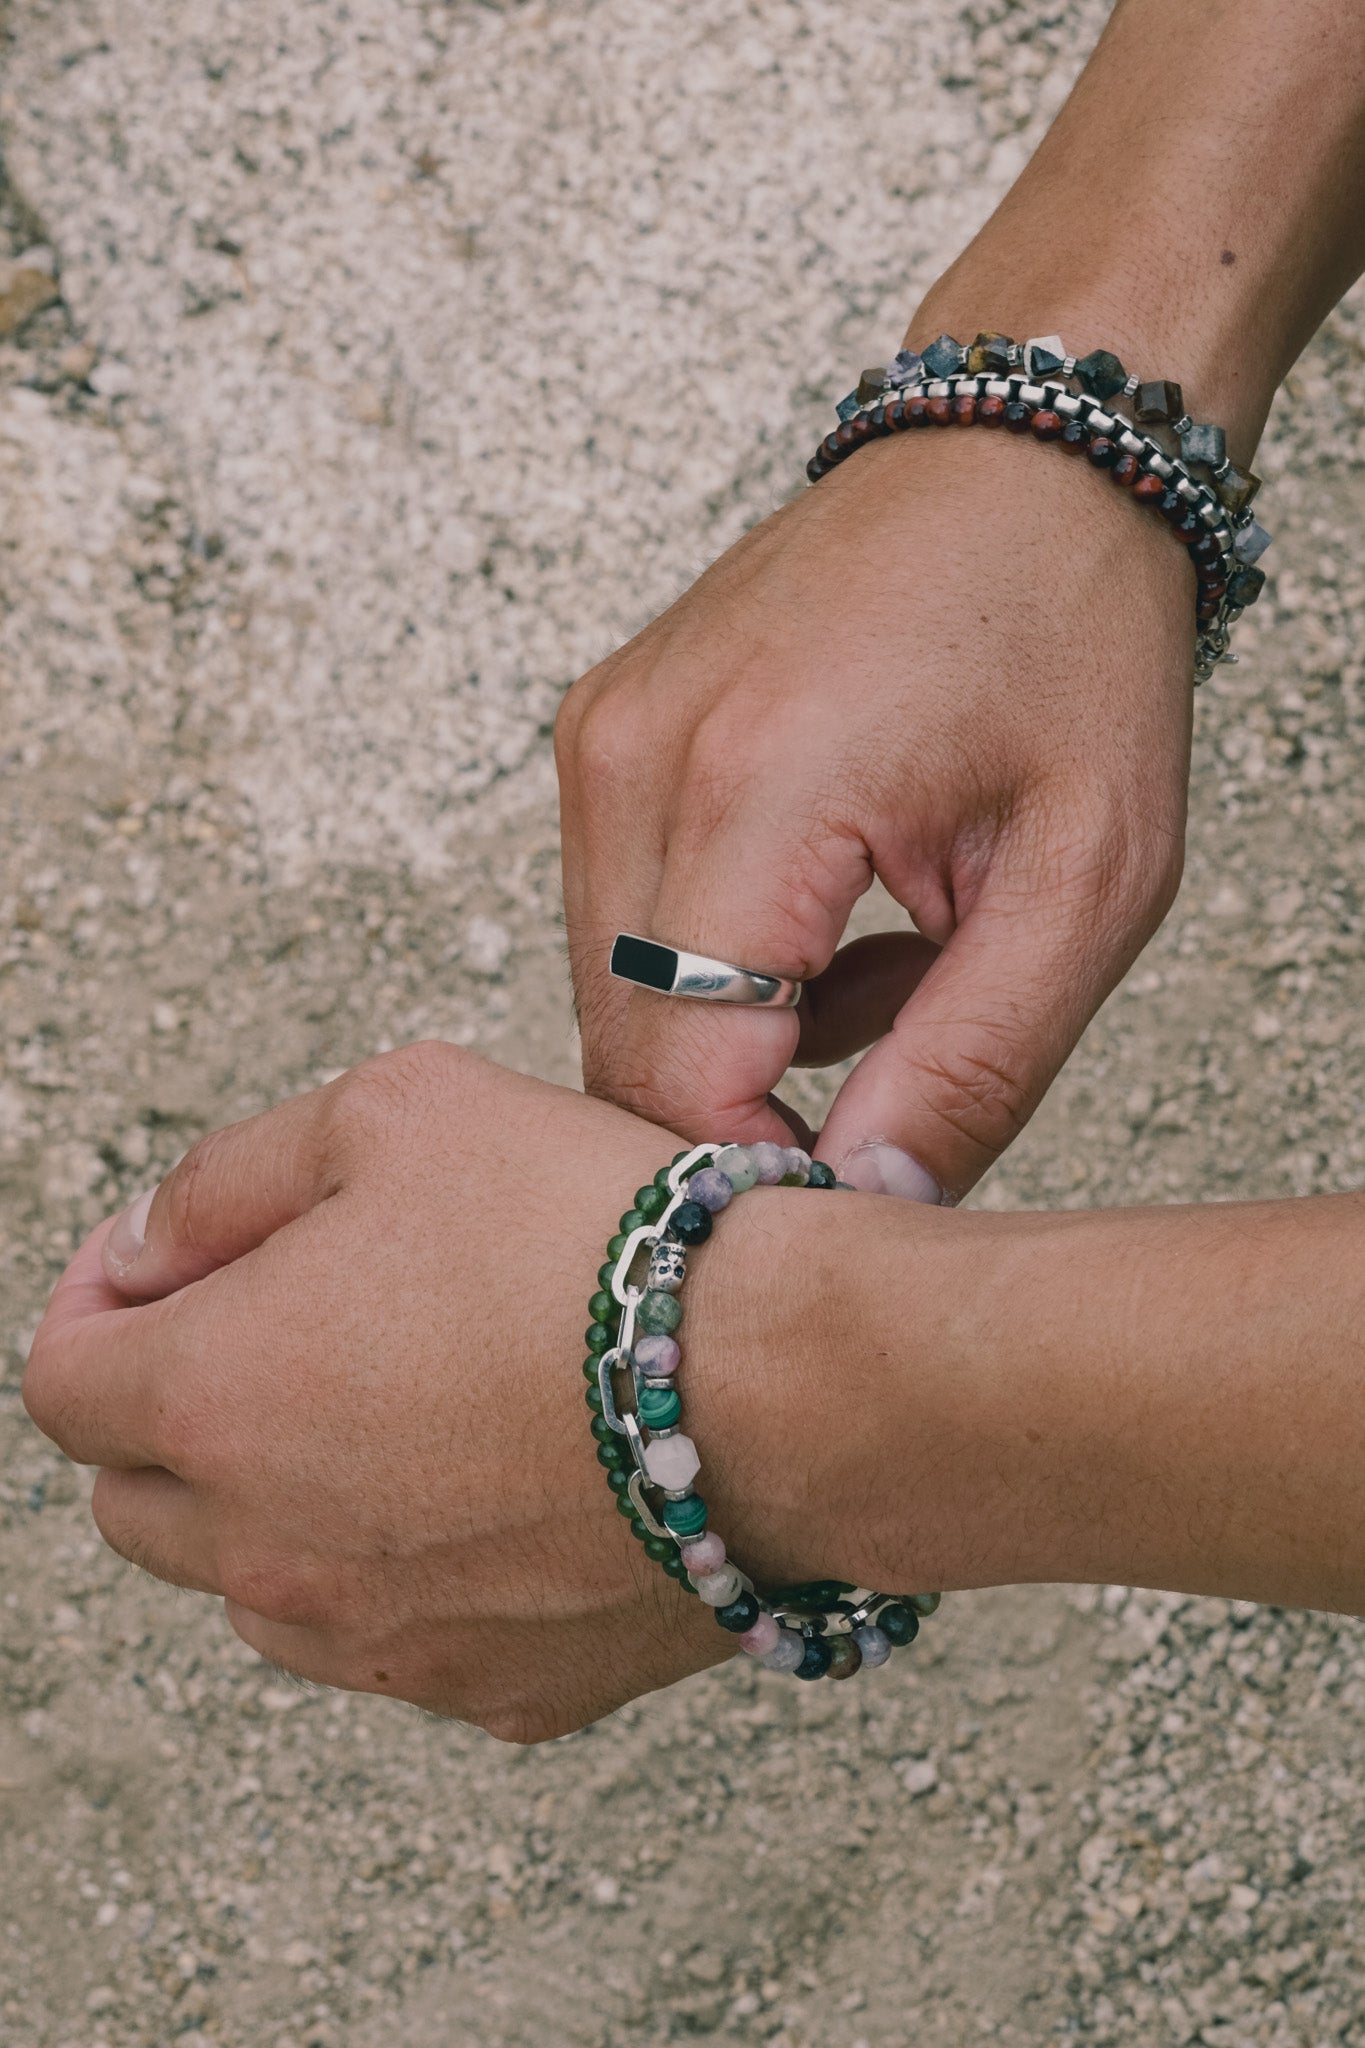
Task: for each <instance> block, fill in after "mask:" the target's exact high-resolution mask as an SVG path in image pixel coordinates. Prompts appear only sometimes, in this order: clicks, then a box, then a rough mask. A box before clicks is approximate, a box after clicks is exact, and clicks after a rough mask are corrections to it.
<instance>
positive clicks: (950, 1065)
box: [910, 1030, 1035, 1156]
mask: <svg viewBox="0 0 1365 2048" xmlns="http://www.w3.org/2000/svg"><path fill="white" fill-rule="evenodd" d="M910 1065H911V1068H912V1074H913V1078H914V1080H915V1082H916V1083H917V1084H918V1086H919V1088H920V1089H922V1090H923V1092H924V1096H925V1101H926V1106H927V1108H928V1110H929V1112H930V1113H931V1114H932V1115H934V1116H936V1117H938V1119H939V1120H940V1121H941V1122H942V1123H944V1124H946V1125H947V1126H948V1127H949V1129H950V1130H951V1131H952V1132H953V1133H954V1134H955V1136H957V1137H959V1138H965V1139H966V1140H967V1141H968V1143H970V1144H972V1145H977V1146H979V1147H980V1148H981V1149H982V1150H983V1151H985V1152H988V1153H990V1154H991V1155H992V1156H994V1155H996V1154H997V1153H1000V1152H1003V1151H1004V1150H1005V1149H1006V1147H1007V1146H1009V1145H1011V1144H1013V1142H1014V1140H1015V1139H1016V1138H1017V1137H1018V1136H1019V1133H1020V1132H1021V1131H1022V1130H1023V1128H1024V1125H1025V1124H1026V1123H1027V1122H1028V1120H1029V1117H1030V1116H1031V1115H1032V1113H1033V1108H1034V1099H1035V1098H1034V1089H1033V1087H1032V1086H1031V1084H1030V1082H1029V1080H1028V1078H1027V1077H1026V1075H1025V1074H1024V1072H1023V1070H1022V1068H1021V1067H1020V1065H1019V1062H1018V1056H1017V1052H1016V1049H1015V1048H1014V1046H1013V1045H1012V1044H1010V1043H1009V1041H1007V1040H1006V1039H1005V1038H1004V1037H1003V1035H997V1034H996V1033H994V1032H991V1033H983V1032H981V1031H980V1030H978V1032H977V1033H976V1034H975V1036H974V1037H973V1038H972V1039H971V1040H970V1041H965V1040H964V1041H963V1042H960V1043H959V1044H958V1045H956V1046H955V1047H953V1048H952V1049H951V1050H947V1049H940V1050H936V1051H933V1052H921V1053H919V1054H917V1055H915V1056H913V1057H912V1059H911V1061H910Z"/></svg>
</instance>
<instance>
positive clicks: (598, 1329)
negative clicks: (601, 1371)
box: [583, 1323, 616, 1358]
mask: <svg viewBox="0 0 1365 2048" xmlns="http://www.w3.org/2000/svg"><path fill="white" fill-rule="evenodd" d="M583 1342H584V1343H585V1344H586V1345H587V1347H588V1349H589V1351H595V1352H596V1353H597V1355H598V1357H599V1358H600V1357H601V1355H602V1353H603V1352H604V1351H610V1350H611V1347H612V1345H613V1344H614V1343H615V1342H616V1337H615V1333H614V1332H613V1331H611V1330H609V1329H608V1328H607V1326H606V1324H605V1323H589V1324H588V1327H587V1329H586V1330H585V1331H584V1333H583Z"/></svg>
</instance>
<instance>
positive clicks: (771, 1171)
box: [749, 1144, 787, 1188]
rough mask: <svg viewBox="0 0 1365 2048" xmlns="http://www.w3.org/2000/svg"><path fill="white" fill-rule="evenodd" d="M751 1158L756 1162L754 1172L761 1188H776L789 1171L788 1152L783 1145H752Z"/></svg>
mask: <svg viewBox="0 0 1365 2048" xmlns="http://www.w3.org/2000/svg"><path fill="white" fill-rule="evenodd" d="M749 1156H750V1158H751V1159H752V1160H753V1162H754V1172H755V1173H756V1174H757V1176H758V1184H759V1186H760V1187H765V1188H775V1187H776V1186H777V1184H778V1182H779V1181H780V1180H781V1178H782V1176H783V1174H784V1173H785V1172H786V1170H787V1152H786V1147H785V1146H783V1145H768V1144H763V1145H751V1146H750V1148H749Z"/></svg>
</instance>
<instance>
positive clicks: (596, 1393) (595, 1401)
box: [583, 1376, 602, 1415]
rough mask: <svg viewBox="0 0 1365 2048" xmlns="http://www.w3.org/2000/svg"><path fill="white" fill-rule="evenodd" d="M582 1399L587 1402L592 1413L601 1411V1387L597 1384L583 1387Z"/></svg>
mask: <svg viewBox="0 0 1365 2048" xmlns="http://www.w3.org/2000/svg"><path fill="white" fill-rule="evenodd" d="M594 1377H595V1376H594ZM583 1399H584V1400H585V1401H586V1402H587V1404H588V1406H589V1408H591V1410H592V1412H593V1414H594V1415H600V1414H601V1413H602V1389H601V1388H600V1387H599V1386H596V1385H594V1386H591V1387H584V1389H583Z"/></svg>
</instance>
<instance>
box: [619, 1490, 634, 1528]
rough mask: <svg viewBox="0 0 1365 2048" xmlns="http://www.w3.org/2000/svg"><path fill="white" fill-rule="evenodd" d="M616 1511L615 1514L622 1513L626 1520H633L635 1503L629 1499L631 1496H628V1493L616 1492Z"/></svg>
mask: <svg viewBox="0 0 1365 2048" xmlns="http://www.w3.org/2000/svg"><path fill="white" fill-rule="evenodd" d="M616 1512H617V1514H618V1515H624V1516H625V1518H626V1520H627V1521H628V1522H629V1521H633V1520H634V1517H635V1503H634V1501H633V1500H632V1499H631V1497H630V1495H629V1494H628V1493H618V1494H617V1496H616Z"/></svg>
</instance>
